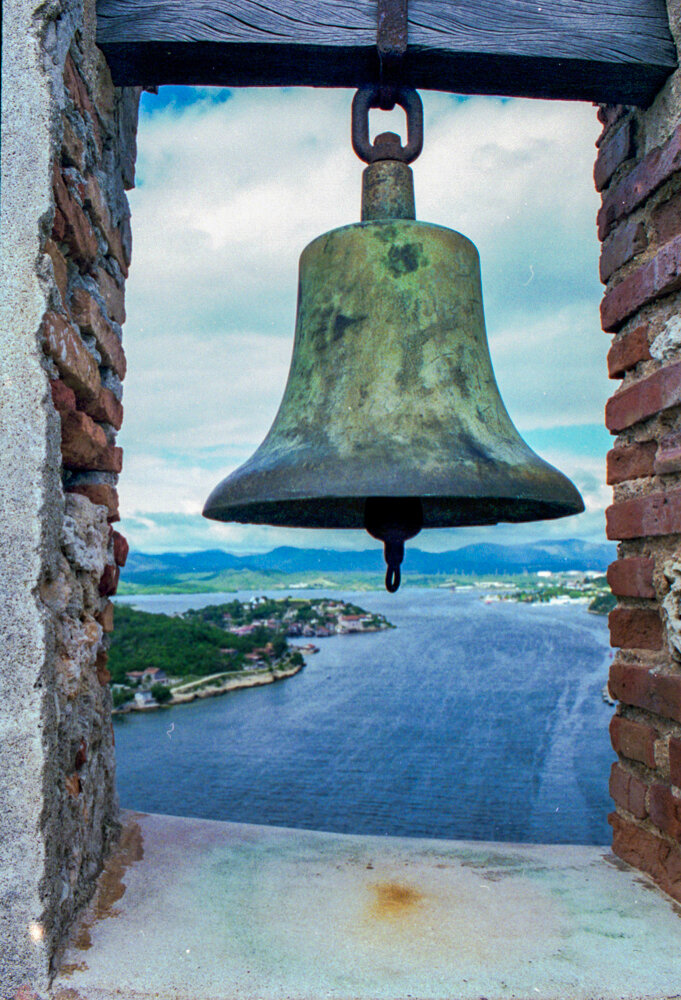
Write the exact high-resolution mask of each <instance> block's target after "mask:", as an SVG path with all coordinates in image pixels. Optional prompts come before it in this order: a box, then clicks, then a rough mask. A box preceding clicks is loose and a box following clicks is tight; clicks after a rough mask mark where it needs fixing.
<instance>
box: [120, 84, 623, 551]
mask: <svg viewBox="0 0 681 1000" xmlns="http://www.w3.org/2000/svg"><path fill="white" fill-rule="evenodd" d="M423 96H424V105H425V148H424V152H423V154H422V156H421V158H420V159H419V160H418V161H417V163H416V164H414V174H415V184H416V200H417V214H418V216H419V218H422V219H424V220H427V221H432V222H437V223H439V224H442V225H446V226H450V227H452V228H455V229H458V230H459V231H462V232H464V233H465V234H466V235H467V236H469V237H470V238H471V239H473V240H474V242H475V243H476V244H477V246H478V249H479V251H480V255H481V260H482V273H483V289H484V296H485V310H486V318H487V325H488V330H489V335H490V345H491V351H492V357H493V361H494V366H495V372H496V374H497V379H498V382H499V385H500V389H501V392H502V396H503V398H504V399H505V401H506V404H507V406H508V409H509V412H510V413H511V416H512V418H513V419H514V422H515V423H516V424H517V426H518V427H519V429H520V430H521V432H522V431H523V430H530V429H536V428H555V427H561V426H565V425H566V424H572V425H581V424H586V423H598V422H600V421H601V420H602V408H603V403H604V401H605V398H606V396H607V394H608V385H607V380H606V378H605V376H604V370H605V361H604V357H605V351H606V348H607V338H606V337H605V336H604V334H602V333H601V332H600V328H599V322H598V302H599V298H600V288H599V285H598V280H597V254H598V248H597V242H596V236H595V225H594V218H595V213H596V208H597V197H596V195H595V192H594V191H593V184H592V180H591V171H592V164H593V159H594V146H593V144H594V140H595V137H596V134H597V130H598V129H597V122H596V118H595V113H594V111H593V108H591V107H589V106H586V105H574V104H572V105H568V104H561V103H557V102H539V101H515V100H514V101H501V100H498V99H492V98H472V99H468V100H465V101H460V100H457V99H454V98H452V97H450V96H448V95H442V94H425V95H423ZM350 99H351V94H350V92H348V91H314V90H305V89H302V90H289V91H286V92H279V91H275V90H269V89H268V90H246V91H240V92H235V93H234V96H233V97H232V98H231V99H230V100H228V101H224V102H220V103H217V102H215V101H214V100H212V99H211V98H210V96H209V95H207V96H204V97H203V98H200V97H199V98H197V100H196V101H195V102H194V103H193V104H189V105H187V106H184V107H173V106H172V105H170V106H166V107H165V108H162V109H161V110H159V111H156V112H153V111H152V112H151V113H145V114H143V115H142V119H141V123H140V132H139V136H138V142H139V159H138V178H139V187H138V189H137V190H136V191H133V192H131V196H130V201H131V207H132V213H133V229H134V253H133V265H132V269H131V275H130V279H129V282H128V292H127V307H128V322H127V324H126V328H125V343H126V349H127V353H128V359H129V374H128V377H127V380H126V386H125V407H126V419H125V423H124V429H123V432H122V434H121V443H122V444H123V445H124V447H125V470H124V474H123V477H122V480H121V485H120V489H121V500H122V510H123V513H124V516H125V518H126V520H125V521H124V529H126V530H127V531H128V533H129V534H130V536H131V541H132V542H133V544H134V545H136V546H138V547H141V548H147V549H149V550H151V549H156V550H158V549H159V548H168V549H170V548H180V549H182V548H191V547H197V546H198V547H204V546H205V545H207V544H212V545H219V546H223V547H228V548H234V549H235V550H237V549H239V550H244V548H245V547H246V546H247V545H251V546H253V547H256V548H262V547H268V546H271V545H274V544H279V543H280V541H282V540H283V539H284V538H286V539H287V540H288V542H289V543H291V542H292V539H293V538H295V539H296V541H295V542H292V543H293V544H301V545H303V544H305V545H307V544H312V541H311V539H312V534H314V535H315V536H316V540H315V542H314V544H319V545H324V544H326V545H330V544H333V545H337V544H347V541H348V539H351V541H350V544H351V545H353V546H354V545H356V544H357V541H358V540H359V539H360V537H361V536H359V535H355V534H354V533H352V535H346V534H345V533H324V532H314V533H308V532H305V533H304V534H302V535H301V534H299V533H298V532H282V531H281V530H276V529H268V528H261V527H260V528H258V527H253V528H250V527H241V526H223V525H211V524H208V523H207V522H205V521H202V520H201V519H200V517H199V511H200V508H201V506H202V504H203V501H204V499H205V497H206V496H207V494H208V493H209V492H210V490H211V489H212V487H213V486H214V485H216V483H217V482H218V481H219V480H220V479H221V478H222V477H223V476H224V475H226V474H227V472H228V471H230V470H231V469H232V468H234V467H235V466H236V465H238V464H240V462H241V461H243V460H244V459H245V458H246V457H248V455H249V454H250V453H251V452H252V451H253V450H254V449H255V447H256V446H257V445H258V444H259V442H260V441H261V440H262V438H263V437H264V435H265V433H266V431H267V429H268V428H269V425H270V423H271V421H272V419H273V417H274V414H275V412H276V409H277V406H278V404H279V400H280V398H281V394H282V392H283V388H284V384H285V381H286V375H287V372H288V364H289V360H290V353H291V346H292V338H293V328H294V319H295V302H296V290H297V289H296V286H297V261H298V256H299V254H300V252H301V250H302V249H303V247H304V246H305V244H306V243H307V242H309V240H311V239H313V238H315V237H316V236H317V235H319V234H320V233H321V232H324V231H326V230H328V229H331V228H334V227H335V226H338V225H344V224H346V223H348V222H352V221H355V220H357V219H358V218H359V197H360V181H361V171H362V164H360V162H359V161H358V160H357V159H356V157H355V156H354V154H353V153H352V151H351V149H350V141H349V113H350ZM146 100H148V101H149V103H150V106H153V98H147V99H146ZM383 117H384V116H382V115H380V114H379V115H377V116H376V121H374V119H373V118H372V124H374V125H375V126H376V129H377V130H379V131H382V130H384V129H385V128H386V125H385V124H384V122H383V120H381V121H378V119H379V118H383ZM392 117H393V118H395V117H396V115H393V116H392ZM397 121H398V127H399V115H397ZM387 127H388V128H394V127H395V126H394V125H392V124H391V123H388V125H387ZM572 457H573V458H574V456H572ZM564 458H565V461H566V462H567V464H568V465H570V460H571V454H570V453H568V454H566V455H565V456H564ZM575 461H576V463H577V464H576V466H575V470H576V472H575V474H576V475H577V478H579V468H578V467H579V463H580V462H582V463H583V459H581V458H580V459H578V460H575ZM556 464H560V463H556ZM563 467H564V468H565V465H563ZM592 472H593V470H590V471H589V475H591V474H592ZM584 473H585V474H586V467H585V466H584ZM599 475H600V476H601V479H599V480H598V482H599V483H600V482H601V481H602V473H599ZM589 496H591V493H589ZM593 496H594V498H595V499H594V501H593V503H594V504H595V507H593V510H592V511H591V512H590V513H587V514H586V515H582V518H591V519H592V520H589V521H588V526H587V527H585V528H584V529H583V530H582V529H581V528H580V529H579V531H578V532H577V533H580V534H586V533H588V534H593V533H594V532H595V533H596V534H601V535H602V514H601V513H600V511H602V504H603V502H604V501H603V497H602V495H601V493H600V492H599V491H598V490H596V492H595V493H594V494H593ZM599 504H600V507H599ZM589 506H590V509H591V507H592V506H593V505H592V504H591V502H590V505H589ZM596 510H598V512H599V513H598V514H596ZM158 514H161V515H162V516H163V518H165V520H164V523H163V524H161V523H160V521H159V518H158V517H157V515H158ZM173 514H177V516H178V520H177V521H176V522H172V515H173ZM596 516H598V517H601V522H600V524H599V527H598V529H595V528H594V525H595V520H593V518H594V517H596ZM192 517H196V518H197V521H196V525H195V526H192V525H190V523H189V522H188V520H187V518H192ZM131 518H134V520H131ZM127 519H130V520H127ZM577 523H578V522H577V521H574V522H573V524H574V525H575V526H576V525H577ZM584 523H586V522H584ZM560 524H561V522H555V523H554V525H553V526H552V527H551V531H554V530H562V529H561V528H556V527H555V525H560ZM468 530H469V531H470V530H473V529H468ZM476 530H477V529H476ZM489 530H490V529H484V531H483V534H484V535H485V537H490V536H489V534H488V532H489ZM499 530H502V529H499ZM509 530H513V531H517V530H519V529H516V528H513V529H509ZM521 530H524V529H521ZM536 530H537V531H539V532H540V534H539V535H537V537H541V533H542V532H543V533H544V534H545V535H546V534H547V528H546V526H543V525H540V526H537V529H536ZM575 532H576V528H573V529H572V530H571V531H570V530H568V531H567V535H570V534H575ZM442 537H443V539H446V537H448V538H449V541H448V542H447V544H446V545H445V547H451V546H453V545H456V544H463V541H459V539H460V537H461V535H460V534H458V535H456V536H453V535H452V533H450V532H446V533H442ZM360 544H363V543H362V542H360ZM438 544H439V543H438Z"/></svg>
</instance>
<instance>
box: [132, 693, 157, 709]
mask: <svg viewBox="0 0 681 1000" xmlns="http://www.w3.org/2000/svg"><path fill="white" fill-rule="evenodd" d="M156 704H157V702H156V700H155V698H154V696H153V695H152V693H151V691H136V692H135V705H136V706H137V708H151V707H152V706H153V705H156Z"/></svg>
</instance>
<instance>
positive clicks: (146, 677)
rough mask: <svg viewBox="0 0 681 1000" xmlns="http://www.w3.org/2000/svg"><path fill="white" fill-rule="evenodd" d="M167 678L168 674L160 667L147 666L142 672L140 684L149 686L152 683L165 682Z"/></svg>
mask: <svg viewBox="0 0 681 1000" xmlns="http://www.w3.org/2000/svg"><path fill="white" fill-rule="evenodd" d="M167 680H168V676H167V674H166V672H165V670H163V669H162V668H161V667H147V669H146V670H145V671H144V673H143V674H142V684H144V686H145V687H150V686H151V685H152V684H165V682H166V681H167Z"/></svg>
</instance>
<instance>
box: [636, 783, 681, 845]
mask: <svg viewBox="0 0 681 1000" xmlns="http://www.w3.org/2000/svg"><path fill="white" fill-rule="evenodd" d="M630 811H631V810H630ZM634 815H635V814H634ZM638 818H639V819H642V818H643V817H642V816H640V817H638ZM650 818H651V820H652V821H653V823H654V824H655V826H656V827H658V828H659V829H660V830H662V832H663V833H666V834H668V835H669V836H670V837H673V838H674V840H679V839H681V799H677V798H676V796H674V795H673V794H672V790H671V788H669V786H668V785H661V784H658V783H656V784H654V785H651V788H650Z"/></svg>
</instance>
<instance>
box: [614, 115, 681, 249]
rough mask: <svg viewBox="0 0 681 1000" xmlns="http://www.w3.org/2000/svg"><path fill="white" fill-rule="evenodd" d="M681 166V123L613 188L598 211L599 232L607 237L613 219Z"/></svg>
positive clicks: (638, 203) (626, 212)
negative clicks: (669, 136) (661, 144)
mask: <svg viewBox="0 0 681 1000" xmlns="http://www.w3.org/2000/svg"><path fill="white" fill-rule="evenodd" d="M680 168H681V126H679V128H677V129H676V131H675V132H674V134H673V135H672V136H671V138H670V139H669V140H668V141H667V142H666V143H665V144H664V146H660V147H659V148H658V149H654V150H653V151H652V152H651V153H649V154H648V155H647V156H646V157H645V158H644V159H643V160H641V162H640V163H639V164H638V165H637V166H635V167H634V169H633V170H632V171H630V173H628V174H627V176H626V177H625V178H624V179H623V180H622V181H620V183H619V184H617V185H615V186H614V187H612V188H610V190H609V191H608V193H607V194H606V196H605V197H604V198H603V205H602V206H601V210H600V212H599V213H598V235H599V237H600V239H605V237H606V236H607V234H608V232H609V231H610V229H611V228H612V226H613V225H614V223H615V222H616V221H617V220H618V219H621V218H623V216H625V215H629V214H630V213H631V212H633V210H634V209H635V208H636V207H637V206H638V205H641V204H642V203H643V202H644V201H645V200H646V198H647V197H648V195H650V194H652V192H653V191H655V190H656V189H657V188H658V187H659V186H660V185H661V184H664V182H665V181H666V180H668V178H669V177H671V176H672V174H673V173H674V172H675V171H676V170H678V169H680Z"/></svg>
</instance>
